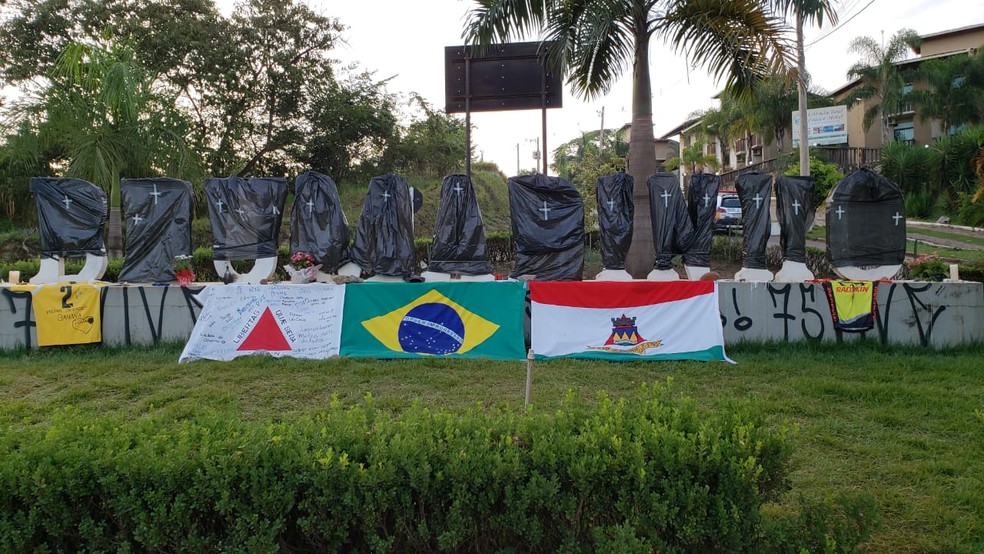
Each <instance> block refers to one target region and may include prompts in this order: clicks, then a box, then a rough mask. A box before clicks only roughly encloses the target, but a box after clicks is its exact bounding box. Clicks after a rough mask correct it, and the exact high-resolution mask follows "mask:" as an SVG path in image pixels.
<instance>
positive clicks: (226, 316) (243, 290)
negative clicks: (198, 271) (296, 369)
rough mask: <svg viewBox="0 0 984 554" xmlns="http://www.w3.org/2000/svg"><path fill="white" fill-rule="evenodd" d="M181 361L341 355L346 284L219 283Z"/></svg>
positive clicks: (209, 290) (207, 294) (207, 296)
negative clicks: (256, 355)
mask: <svg viewBox="0 0 984 554" xmlns="http://www.w3.org/2000/svg"><path fill="white" fill-rule="evenodd" d="M197 298H198V299H199V300H200V301H203V304H204V305H203V307H202V313H201V315H200V316H199V317H198V321H197V322H196V323H195V328H194V329H193V330H192V332H191V337H190V338H189V339H188V343H187V344H185V348H184V351H183V352H182V353H181V358H180V359H179V360H178V361H179V363H184V362H189V361H193V360H198V359H208V360H231V359H233V358H235V357H237V356H244V355H249V354H267V355H270V356H274V357H277V358H279V357H283V356H290V357H293V358H311V359H325V358H330V357H332V356H337V355H338V345H339V342H340V337H341V331H342V310H343V308H344V307H345V286H344V285H329V284H319V283H312V284H306V285H287V284H281V285H215V286H210V287H206V288H205V290H203V291H202V292H201V293H199V294H198V295H197Z"/></svg>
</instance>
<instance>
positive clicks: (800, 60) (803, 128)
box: [779, 11, 810, 177]
mask: <svg viewBox="0 0 984 554" xmlns="http://www.w3.org/2000/svg"><path fill="white" fill-rule="evenodd" d="M796 85H797V90H798V92H799V116H800V126H799V127H800V128H799V135H800V144H799V150H800V175H802V176H804V177H808V176H809V175H810V141H809V139H808V137H809V135H808V134H807V133H808V132H809V121H807V119H806V116H807V111H806V52H805V50H804V48H803V16H802V15H801V14H800V13H799V12H798V11H797V13H796ZM780 140H781V139H780ZM779 148H780V150H781V149H782V143H781V142H780V143H779Z"/></svg>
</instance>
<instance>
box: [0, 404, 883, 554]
mask: <svg viewBox="0 0 984 554" xmlns="http://www.w3.org/2000/svg"><path fill="white" fill-rule="evenodd" d="M0 447H2V448H3V450H4V451H5V452H6V453H7V454H6V455H5V456H4V457H3V458H2V459H0V477H2V478H0V487H2V488H3V494H2V495H0V530H2V532H0V545H2V548H3V549H4V550H10V551H29V550H34V549H37V548H39V547H42V546H45V547H48V548H54V549H56V550H75V551H78V550H90V551H95V550H106V549H112V550H119V549H124V550H141V551H149V550H160V549H164V550H180V551H201V550H208V549H211V548H215V547H218V546H219V545H222V546H223V547H224V548H226V549H234V550H239V549H243V550H251V551H259V550H264V551H274V550H278V549H281V548H282V547H283V545H290V547H291V549H317V550H327V551H338V550H355V551H368V550H379V549H382V550H391V551H408V550H417V551H420V550H437V549H440V550H465V549H467V550H475V551H478V552H494V551H499V550H501V549H518V550H523V551H529V550H552V549H555V548H557V547H558V546H559V545H565V549H566V550H570V551H584V552H586V551H597V550H599V549H607V548H614V549H619V550H620V551H621V549H623V548H629V549H631V550H633V551H645V550H647V549H648V550H651V549H657V550H660V551H694V550H701V551H706V550H715V551H744V550H749V549H757V548H761V547H762V546H763V545H762V544H761V542H760V541H761V540H762V534H763V529H765V528H769V529H776V528H782V529H784V530H785V532H784V533H783V534H782V535H781V540H782V544H784V545H785V544H794V545H807V544H810V542H809V541H810V540H811V539H812V538H813V537H810V536H808V535H807V534H806V533H804V532H802V531H800V530H799V529H796V527H797V526H799V527H802V528H804V529H809V530H813V529H817V528H821V529H842V528H846V527H847V526H846V525H842V524H840V523H838V522H837V521H828V520H830V519H831V518H830V517H829V514H827V513H825V512H824V511H823V508H824V507H823V506H820V507H819V508H818V507H814V506H810V505H804V508H803V513H804V516H803V517H802V518H801V520H802V521H806V522H807V524H805V525H804V524H802V523H800V521H796V522H792V523H786V524H783V523H782V522H781V521H779V522H774V521H771V520H769V519H767V518H765V517H763V513H762V511H761V507H762V503H763V502H764V501H768V500H770V499H775V498H777V497H778V496H779V495H780V494H781V493H782V492H783V491H784V490H785V488H786V486H787V484H786V472H787V471H788V461H789V458H790V455H791V452H792V450H791V443H790V431H789V429H788V428H787V427H780V428H778V429H774V428H770V427H768V426H766V425H765V423H764V420H763V418H762V417H761V416H760V415H757V414H755V413H754V412H752V411H751V410H749V409H748V408H747V407H742V406H730V407H727V408H723V409H721V410H719V411H716V412H714V413H706V412H703V411H700V410H698V409H697V408H696V405H695V404H694V402H692V401H690V400H687V399H679V398H676V397H674V396H673V395H671V394H670V393H669V392H668V391H667V390H666V389H665V388H664V387H661V386H659V385H654V386H652V387H643V388H641V389H640V390H639V393H638V394H637V396H636V397H635V398H634V399H631V400H617V401H616V400H613V399H610V398H609V397H607V396H606V395H604V394H601V395H600V396H599V398H598V400H597V402H596V404H594V405H587V404H586V403H584V402H583V401H581V400H579V399H578V398H577V397H576V396H575V395H568V397H567V399H566V400H565V401H564V403H563V404H562V406H561V408H560V409H559V410H558V411H557V412H555V413H550V414H540V413H538V412H532V413H531V414H529V415H522V414H519V413H517V412H513V411H504V410H491V411H490V410H483V409H480V408H476V409H471V410H468V411H466V412H464V413H460V414H451V413H449V412H445V411H431V410H428V409H426V408H424V407H422V406H420V405H416V404H415V405H413V406H411V407H410V408H409V409H408V410H406V411H404V412H403V413H401V414H399V415H396V416H394V415H389V414H388V413H386V412H383V411H381V410H379V409H377V408H376V406H375V405H374V401H373V400H372V398H371V397H367V399H366V404H365V405H364V406H357V407H351V408H343V407H342V406H341V404H340V402H338V401H337V400H335V401H333V402H332V403H331V404H330V405H329V406H328V407H327V408H326V409H325V411H324V412H323V413H320V414H318V415H316V416H313V417H304V418H300V419H295V420H292V421H291V422H289V423H281V422H272V421H258V422H243V421H239V420H234V419H233V420H230V419H227V418H223V417H214V416H212V417H210V416H207V415H206V416H200V417H196V418H193V419H188V420H184V421H174V420H165V419H162V418H156V417H146V418H140V419H137V420H131V421H123V420H121V419H118V418H113V417H92V416H85V415H83V414H81V413H79V412H78V411H76V410H73V409H71V408H68V409H63V410H61V411H59V412H58V413H57V414H56V415H55V416H54V417H53V418H52V420H51V421H50V423H48V424H46V425H43V426H18V427H13V428H6V429H5V430H4V431H3V432H2V433H0ZM865 514H867V512H865ZM850 525H854V526H855V527H857V528H865V527H866V525H865V522H864V521H859V522H851V523H850ZM773 535H774V536H778V534H773ZM850 536H851V535H850V533H847V532H843V531H841V532H838V533H837V534H836V538H837V539H838V540H843V541H845V543H846V544H844V546H854V545H856V544H857V543H856V542H855V543H849V540H850ZM854 536H855V538H857V537H860V536H861V534H860V533H856V534H855V535H854Z"/></svg>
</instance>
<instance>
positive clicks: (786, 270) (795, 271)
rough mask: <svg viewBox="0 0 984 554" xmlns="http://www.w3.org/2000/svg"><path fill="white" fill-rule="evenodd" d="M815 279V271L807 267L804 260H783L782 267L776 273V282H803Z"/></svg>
mask: <svg viewBox="0 0 984 554" xmlns="http://www.w3.org/2000/svg"><path fill="white" fill-rule="evenodd" d="M813 279H815V277H814V276H813V272H812V271H810V270H809V269H807V267H806V264H805V263H803V262H791V261H789V260H783V262H782V268H781V269H780V270H779V272H778V273H776V278H775V280H776V282H779V283H802V282H803V281H812V280H813Z"/></svg>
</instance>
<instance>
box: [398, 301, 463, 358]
mask: <svg viewBox="0 0 984 554" xmlns="http://www.w3.org/2000/svg"><path fill="white" fill-rule="evenodd" d="M398 338H399V341H400V346H401V347H402V348H403V351H404V352H415V353H418V354H435V355H441V354H451V353H453V352H457V351H458V349H460V348H461V345H462V343H464V341H465V324H464V322H463V321H462V320H461V316H460V315H458V312H457V311H455V309H454V308H452V307H451V306H448V305H447V304H441V303H437V302H430V303H426V304H420V305H418V306H415V307H414V308H412V309H411V310H410V311H409V312H407V314H406V315H405V316H403V319H402V320H401V321H400V329H399V331H398Z"/></svg>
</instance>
